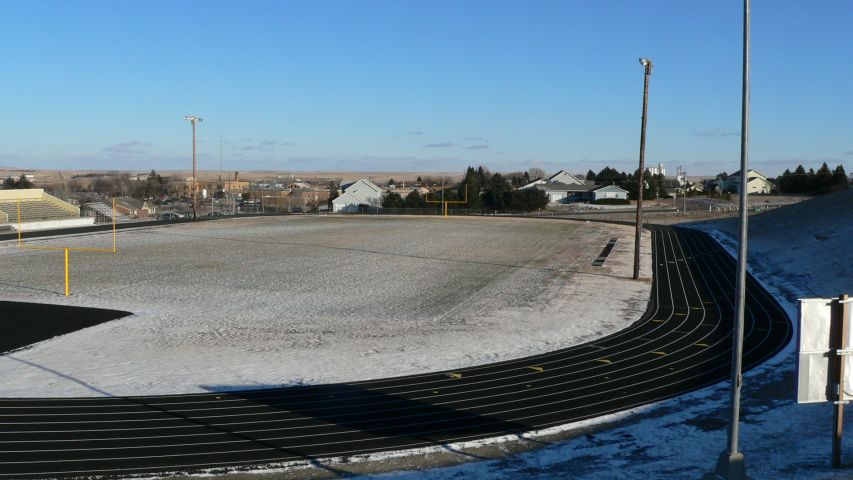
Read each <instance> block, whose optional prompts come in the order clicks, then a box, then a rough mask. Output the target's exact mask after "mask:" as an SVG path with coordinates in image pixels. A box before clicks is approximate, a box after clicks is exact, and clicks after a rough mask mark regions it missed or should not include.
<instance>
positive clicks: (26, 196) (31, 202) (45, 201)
mask: <svg viewBox="0 0 853 480" xmlns="http://www.w3.org/2000/svg"><path fill="white" fill-rule="evenodd" d="M18 205H20V212H21V219H20V222H21V223H24V222H36V221H44V220H64V219H70V218H80V209H79V208H78V207H76V206H74V205H71V204H70V203H68V202H64V201H62V200H60V199H58V198H56V197H54V196H52V195H48V194H46V193H44V190H42V189H40V188H33V189H25V190H2V191H0V212H1V213H0V223H10V224H15V223H18V221H19V220H18Z"/></svg>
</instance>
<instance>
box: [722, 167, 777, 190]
mask: <svg viewBox="0 0 853 480" xmlns="http://www.w3.org/2000/svg"><path fill="white" fill-rule="evenodd" d="M746 173H747V176H746V193H747V194H751V193H770V192H771V191H772V190H773V188H775V185H773V184H772V183H771V182H770V181H769V180H767V176H766V175H764V174H763V173H761V172H759V171H758V170H747V171H746ZM722 189H723V190H724V191H726V190H729V191H734V192H737V193H739V192H740V170H738V171H737V172H735V173H733V174H731V175H729V176H728V177H726V179H725V180H724V181H723V185H722Z"/></svg>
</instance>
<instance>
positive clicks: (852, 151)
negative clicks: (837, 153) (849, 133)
mask: <svg viewBox="0 0 853 480" xmlns="http://www.w3.org/2000/svg"><path fill="white" fill-rule="evenodd" d="M844 155H853V150H847V151H846V152H844Z"/></svg>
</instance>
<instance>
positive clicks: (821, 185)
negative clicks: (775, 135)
mask: <svg viewBox="0 0 853 480" xmlns="http://www.w3.org/2000/svg"><path fill="white" fill-rule="evenodd" d="M776 186H777V188H778V189H779V192H781V193H807V194H812V195H818V194H822V193H830V192H837V191H839V190H844V189H846V188H848V187H849V186H850V180H849V179H848V178H847V172H845V171H844V166H842V165H838V166H837V167H835V170H830V169H829V166H828V165H827V164H826V162H824V163H823V165H821V166H820V168H819V169H818V170H817V172H815V170H814V169H813V168H810V169H809V170H808V171H806V169H805V168H803V166H802V165H798V166H797V168H796V169H794V171H793V172H791V171H790V170H787V169H786V170H785V172H784V173H783V174H782V175H781V176H780V177H777V178H776Z"/></svg>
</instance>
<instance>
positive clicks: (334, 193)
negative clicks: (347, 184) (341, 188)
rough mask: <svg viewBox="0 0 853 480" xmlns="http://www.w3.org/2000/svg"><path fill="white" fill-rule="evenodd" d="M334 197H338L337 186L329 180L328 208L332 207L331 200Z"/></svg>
mask: <svg viewBox="0 0 853 480" xmlns="http://www.w3.org/2000/svg"><path fill="white" fill-rule="evenodd" d="M336 198H338V187H336V186H335V182H329V200H328V205H329V209H331V208H332V201H333V200H334V199H336Z"/></svg>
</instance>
